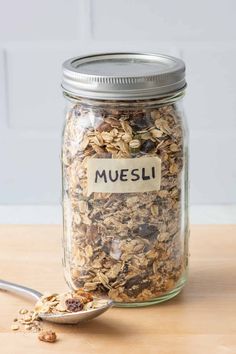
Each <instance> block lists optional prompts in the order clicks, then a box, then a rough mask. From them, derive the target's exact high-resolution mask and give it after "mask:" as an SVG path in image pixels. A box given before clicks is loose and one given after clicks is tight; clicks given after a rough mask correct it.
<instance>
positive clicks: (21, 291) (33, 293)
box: [0, 279, 42, 300]
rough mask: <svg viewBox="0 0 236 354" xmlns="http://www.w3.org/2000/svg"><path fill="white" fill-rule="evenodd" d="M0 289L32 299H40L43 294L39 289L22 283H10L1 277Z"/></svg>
mask: <svg viewBox="0 0 236 354" xmlns="http://www.w3.org/2000/svg"><path fill="white" fill-rule="evenodd" d="M0 290H6V291H10V292H11V293H14V294H17V295H22V296H24V297H28V298H30V299H31V300H32V299H34V300H38V299H39V298H40V297H41V296H42V294H41V293H40V292H39V291H37V290H34V289H30V288H27V287H25V286H22V285H18V284H14V283H10V282H8V281H5V280H1V279H0Z"/></svg>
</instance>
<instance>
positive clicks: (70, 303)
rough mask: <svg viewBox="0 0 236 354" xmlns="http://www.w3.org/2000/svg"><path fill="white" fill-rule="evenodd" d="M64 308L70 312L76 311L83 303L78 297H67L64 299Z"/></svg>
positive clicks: (81, 308) (80, 308)
mask: <svg viewBox="0 0 236 354" xmlns="http://www.w3.org/2000/svg"><path fill="white" fill-rule="evenodd" d="M65 304H66V308H67V310H68V311H70V312H77V311H81V310H83V304H82V303H81V302H80V300H79V299H67V300H66V301H65Z"/></svg>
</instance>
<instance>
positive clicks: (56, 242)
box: [0, 225, 236, 354]
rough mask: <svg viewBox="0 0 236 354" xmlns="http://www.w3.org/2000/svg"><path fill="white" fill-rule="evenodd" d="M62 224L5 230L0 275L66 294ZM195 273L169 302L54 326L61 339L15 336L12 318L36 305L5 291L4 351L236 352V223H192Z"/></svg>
mask: <svg viewBox="0 0 236 354" xmlns="http://www.w3.org/2000/svg"><path fill="white" fill-rule="evenodd" d="M61 229H62V228H61V227H60V226H55V225H54V226H37V225H34V226H31V225H28V226H17V225H11V226H3V225H2V226H0V278H3V279H7V280H10V281H13V282H20V283H22V284H25V285H27V286H29V287H32V288H35V289H38V290H40V291H42V292H43V291H46V290H48V291H58V292H60V291H64V290H66V285H65V282H64V279H63V271H62V267H61V254H62V251H61V232H62V230H61ZM190 252H191V257H190V274H189V281H188V283H187V285H186V287H185V289H184V290H183V292H182V293H181V294H180V295H179V296H177V297H176V298H174V299H172V300H170V301H169V302H166V303H163V304H160V305H156V306H152V307H147V308H139V309H120V308H113V309H111V310H110V311H108V312H107V313H106V314H104V315H103V316H101V317H100V318H97V319H94V320H93V321H91V322H87V323H84V324H80V325H74V326H73V325H67V326H62V325H50V324H46V323H45V325H44V326H46V328H50V329H53V330H55V331H56V332H57V334H58V342H56V343H53V344H49V343H44V342H40V341H39V340H38V339H37V335H36V334H35V333H28V332H27V333H23V332H13V331H11V329H10V326H11V324H12V319H13V318H14V317H15V316H16V315H17V311H18V310H19V308H23V307H28V308H30V302H29V301H28V300H25V299H23V298H19V297H17V296H15V295H12V294H9V293H5V292H2V291H1V292H0V310H1V315H0V353H1V354H18V353H20V354H21V353H24V354H39V353H40V354H41V353H45V354H50V353H55V354H60V353H64V354H74V353H78V354H79V353H81V354H100V353H102V354H105V353H112V354H118V353H122V354H126V353H129V354H133V353H134V354H139V353H140V354H141V353H142V354H149V353H150V354H159V353H160V354H167V353H170V354H175V353H178V354H185V353H188V354H195V353H201V354H205V353H206V354H210V353H214V354H218V353H220V354H231V353H234V354H235V353H236V256H235V253H236V225H235V226H230V225H227V226H223V225H220V226H219V225H217V226H213V225H212V226H192V228H191V240H190Z"/></svg>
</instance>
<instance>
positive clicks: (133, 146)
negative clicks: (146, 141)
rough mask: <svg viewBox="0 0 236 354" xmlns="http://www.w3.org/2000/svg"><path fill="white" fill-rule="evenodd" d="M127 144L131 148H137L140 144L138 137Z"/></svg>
mask: <svg viewBox="0 0 236 354" xmlns="http://www.w3.org/2000/svg"><path fill="white" fill-rule="evenodd" d="M129 146H130V148H131V149H138V148H139V147H140V146H141V142H140V140H138V139H133V140H131V141H130V142H129Z"/></svg>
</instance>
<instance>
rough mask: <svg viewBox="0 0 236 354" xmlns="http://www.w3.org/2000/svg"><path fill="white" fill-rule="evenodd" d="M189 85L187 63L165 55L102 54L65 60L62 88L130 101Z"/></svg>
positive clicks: (88, 94) (181, 88)
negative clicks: (186, 79)
mask: <svg viewBox="0 0 236 354" xmlns="http://www.w3.org/2000/svg"><path fill="white" fill-rule="evenodd" d="M185 88H186V81H185V64H184V62H183V61H182V60H181V59H179V58H175V57H173V56H169V55H165V54H154V53H124V52H120V53H99V54H93V55H88V56H81V57H75V58H71V59H68V60H66V61H65V62H64V63H63V78H62V89H63V91H64V92H66V93H68V94H70V95H75V96H78V97H86V98H91V99H104V100H117V99H119V100H128V101H130V100H135V99H139V100H140V99H148V98H158V97H165V96H167V95H170V94H172V95H173V94H174V93H176V92H178V91H180V90H184V89H185Z"/></svg>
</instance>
